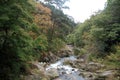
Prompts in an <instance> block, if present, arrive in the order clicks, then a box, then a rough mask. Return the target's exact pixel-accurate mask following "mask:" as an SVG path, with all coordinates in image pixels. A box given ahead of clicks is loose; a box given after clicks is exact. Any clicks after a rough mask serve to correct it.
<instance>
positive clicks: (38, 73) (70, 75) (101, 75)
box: [25, 46, 119, 80]
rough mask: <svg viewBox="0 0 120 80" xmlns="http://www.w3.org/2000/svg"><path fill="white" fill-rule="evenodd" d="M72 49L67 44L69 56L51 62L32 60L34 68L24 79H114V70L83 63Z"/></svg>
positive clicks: (99, 65) (97, 64) (91, 63)
mask: <svg viewBox="0 0 120 80" xmlns="http://www.w3.org/2000/svg"><path fill="white" fill-rule="evenodd" d="M72 49H73V48H72V47H71V46H67V51H68V52H69V53H70V54H68V55H69V56H68V57H62V58H58V60H57V61H55V62H53V63H46V62H33V63H32V65H33V67H34V69H33V70H32V71H31V72H30V73H31V74H30V75H28V76H26V77H25V80H114V74H115V73H116V72H115V70H107V69H106V66H105V65H103V64H100V63H96V62H88V63H87V64H85V62H84V61H85V60H84V59H83V58H79V57H77V56H75V55H74V54H73V50H72ZM65 50H66V49H64V50H63V51H62V52H64V51H65ZM65 52H66V51H65ZM71 53H72V54H71ZM63 54H65V53H63ZM118 80H119V79H118Z"/></svg>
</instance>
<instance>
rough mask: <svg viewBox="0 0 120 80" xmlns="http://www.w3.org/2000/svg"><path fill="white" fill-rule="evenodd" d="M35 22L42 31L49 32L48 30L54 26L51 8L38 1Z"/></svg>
mask: <svg viewBox="0 0 120 80" xmlns="http://www.w3.org/2000/svg"><path fill="white" fill-rule="evenodd" d="M33 15H34V22H35V23H36V24H37V25H38V27H39V29H40V31H41V32H42V33H47V30H48V29H49V28H51V27H52V21H51V10H50V9H49V8H47V7H45V6H43V5H42V4H40V3H36V12H35V13H34V14H33Z"/></svg>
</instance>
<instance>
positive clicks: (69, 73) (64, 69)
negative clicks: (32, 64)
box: [46, 56, 85, 80]
mask: <svg viewBox="0 0 120 80" xmlns="http://www.w3.org/2000/svg"><path fill="white" fill-rule="evenodd" d="M76 59H77V58H76V57H75V56H70V57H65V58H61V59H60V60H58V61H57V62H55V63H53V64H50V65H49V66H48V67H46V71H49V70H51V69H55V70H57V72H58V74H59V76H58V77H57V78H56V79H54V80H85V79H84V78H83V77H82V76H79V74H80V71H79V70H78V69H76V68H73V67H71V66H70V65H64V64H63V63H64V61H65V60H70V61H74V60H76Z"/></svg>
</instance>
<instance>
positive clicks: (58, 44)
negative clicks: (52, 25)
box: [50, 38, 65, 51]
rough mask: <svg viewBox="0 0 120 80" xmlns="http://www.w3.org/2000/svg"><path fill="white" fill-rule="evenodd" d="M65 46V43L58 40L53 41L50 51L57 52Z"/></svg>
mask: <svg viewBox="0 0 120 80" xmlns="http://www.w3.org/2000/svg"><path fill="white" fill-rule="evenodd" d="M64 46H65V42H64V41H63V40H61V39H59V38H56V39H53V40H52V44H51V45H50V49H51V50H53V51H58V50H60V49H61V48H63V47H64Z"/></svg>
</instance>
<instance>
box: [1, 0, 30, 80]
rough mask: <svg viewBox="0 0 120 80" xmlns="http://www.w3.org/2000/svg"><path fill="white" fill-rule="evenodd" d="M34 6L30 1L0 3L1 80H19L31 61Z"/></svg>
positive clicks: (9, 0)
mask: <svg viewBox="0 0 120 80" xmlns="http://www.w3.org/2000/svg"><path fill="white" fill-rule="evenodd" d="M29 9H32V6H31V5H30V3H28V0H26V1H24V0H7V1H5V0H1V1H0V15H1V16H0V40H1V42H0V68H1V71H0V80H19V75H20V74H21V72H22V71H21V70H22V69H21V68H22V65H23V64H25V63H26V61H28V60H30V57H29V56H28V55H31V54H32V50H31V49H32V38H31V37H30V36H29V34H28V31H29V30H30V29H29V27H30V25H31V23H32V17H31V10H29Z"/></svg>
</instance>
